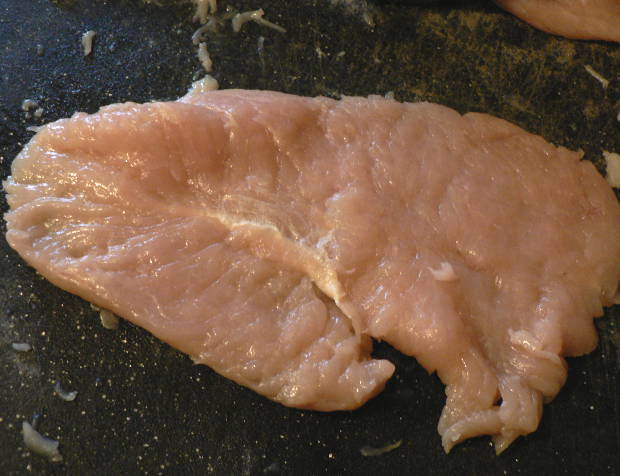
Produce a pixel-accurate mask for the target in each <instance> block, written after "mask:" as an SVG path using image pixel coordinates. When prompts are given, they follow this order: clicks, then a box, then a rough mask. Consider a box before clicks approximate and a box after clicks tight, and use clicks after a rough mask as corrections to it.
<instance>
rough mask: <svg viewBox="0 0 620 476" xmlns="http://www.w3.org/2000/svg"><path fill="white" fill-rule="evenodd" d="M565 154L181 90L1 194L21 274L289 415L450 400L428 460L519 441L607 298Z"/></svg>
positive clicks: (398, 113) (606, 218) (493, 133)
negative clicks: (476, 439)
mask: <svg viewBox="0 0 620 476" xmlns="http://www.w3.org/2000/svg"><path fill="white" fill-rule="evenodd" d="M580 158H581V154H580V153H576V152H571V151H569V150H567V149H565V148H562V147H555V146H553V145H551V144H549V143H547V142H546V141H545V140H544V139H542V138H541V137H538V136H535V135H532V134H529V133H527V132H525V131H523V130H522V129H520V128H518V127H516V126H514V125H512V124H510V123H508V122H505V121H503V120H500V119H497V118H494V117H491V116H488V115H485V114H466V115H464V116H461V115H460V114H458V113H457V112H455V111H453V110H451V109H449V108H446V107H443V106H439V105H434V104H428V103H418V104H408V103H405V104H403V103H399V102H396V101H394V100H388V99H385V98H383V97H377V96H373V97H369V98H344V99H342V100H340V101H336V100H333V99H328V98H304V97H298V96H291V95H287V94H282V93H276V92H265V91H242V90H226V91H212V92H199V91H194V92H190V93H189V94H188V95H187V96H185V97H183V98H181V99H180V100H179V101H176V102H165V103H148V104H142V105H139V104H134V103H126V104H117V105H111V106H106V107H104V108H102V109H101V110H100V111H99V112H98V113H96V114H93V115H87V114H84V113H78V114H75V115H74V116H73V117H72V118H70V119H64V120H60V121H57V122H54V123H52V124H49V125H47V126H46V127H44V128H43V130H41V131H40V132H39V133H38V134H37V135H36V136H35V137H34V138H33V139H32V140H31V141H30V143H29V144H28V145H27V146H26V147H25V148H24V150H23V151H22V152H21V154H20V155H19V156H18V157H17V158H16V159H15V161H14V162H13V166H12V176H11V177H9V179H8V180H7V181H6V182H5V189H6V191H7V193H8V202H9V204H10V211H9V212H8V213H7V214H6V215H5V218H6V221H7V225H8V232H7V240H8V242H9V243H10V245H11V246H12V247H13V248H14V249H16V250H17V251H18V252H19V253H20V255H21V256H22V257H23V258H24V259H25V260H26V261H27V262H28V263H30V264H31V265H32V266H33V267H34V268H36V269H37V270H38V271H39V272H40V273H41V274H43V275H44V276H45V277H47V278H48V279H49V280H50V281H52V282H54V283H55V284H57V285H58V286H60V287H62V288H64V289H66V290H68V291H70V292H72V293H75V294H78V295H80V296H82V297H83V298H84V299H86V300H88V301H91V302H93V303H95V304H96V305H97V306H100V307H103V308H107V309H110V310H112V311H113V312H115V313H117V314H119V315H120V316H122V317H124V318H126V319H128V320H130V321H132V322H134V323H136V324H138V325H140V326H142V327H144V328H145V329H147V330H149V331H150V332H152V333H153V334H154V335H156V336H158V337H159V338H161V339H162V340H164V341H166V342H168V343H170V344H171V345H173V346H174V347H176V348H178V349H180V350H181V351H183V352H185V353H187V354H189V355H190V356H191V357H192V358H193V359H194V361H195V362H198V363H204V364H206V365H209V366H210V367H212V368H213V369H215V370H216V371H217V372H219V373H221V374H222V375H225V376H226V377H229V378H231V379H233V380H235V381H236V382H238V383H240V384H242V385H245V386H247V387H249V388H251V389H253V390H255V391H257V392H259V393H261V394H262V395H265V396H267V397H268V398H271V399H273V400H276V401H278V402H281V403H283V404H285V405H289V406H294V407H301V408H309V409H316V410H342V409H353V408H356V407H358V406H359V405H361V404H363V403H364V402H365V401H366V400H368V399H369V398H371V397H372V396H374V395H376V394H377V393H378V392H379V391H380V390H381V389H382V387H383V385H384V383H385V382H386V380H387V379H388V378H389V377H390V376H391V375H392V373H393V371H394V366H393V365H392V364H391V363H390V362H388V361H386V360H377V359H373V358H372V357H371V355H370V352H371V350H372V341H371V338H375V339H381V340H385V341H387V342H388V343H390V344H391V345H393V346H394V347H396V348H397V349H399V350H400V351H402V352H404V353H405V354H407V355H411V356H414V357H415V358H416V359H417V360H418V361H419V362H420V363H421V364H422V365H423V366H424V367H425V368H426V369H427V370H428V371H429V372H437V373H438V375H439V377H440V378H441V380H442V381H443V382H444V383H445V384H446V394H447V401H446V406H445V408H444V410H443V413H442V415H441V418H440V421H439V432H440V434H441V435H442V439H443V445H444V447H445V449H446V450H447V451H448V450H450V448H451V447H452V446H453V445H454V444H456V443H458V442H460V441H463V440H464V439H467V438H470V437H473V436H476V435H483V434H488V435H492V436H493V438H494V441H495V443H496V449H497V450H498V451H501V450H503V449H505V448H506V447H507V446H508V445H509V444H510V443H511V442H512V441H513V440H514V439H515V438H516V437H518V436H519V435H524V434H527V433H530V432H532V431H534V430H535V429H536V427H537V425H538V422H539V420H540V417H541V412H542V404H543V402H544V401H547V400H549V399H551V398H553V397H554V396H555V395H556V394H557V393H558V391H559V390H560V388H561V387H562V385H563V383H564V380H565V378H566V371H567V368H566V363H565V360H564V359H563V356H566V355H580V354H584V353H586V352H590V351H591V350H592V349H593V348H594V347H595V345H596V342H597V336H596V332H595V328H594V326H593V323H592V317H593V316H597V315H600V314H601V313H602V306H603V305H609V304H611V303H612V300H613V298H614V296H615V294H616V291H617V284H618V279H619V278H620V240H618V239H617V237H618V236H619V234H620V207H619V205H618V202H617V200H616V197H615V196H614V194H613V192H612V190H611V188H610V187H609V186H608V185H607V183H606V182H605V180H604V179H603V178H602V177H601V176H600V175H599V174H598V172H597V171H596V169H595V168H594V166H593V165H592V164H591V163H590V162H587V161H581V160H580Z"/></svg>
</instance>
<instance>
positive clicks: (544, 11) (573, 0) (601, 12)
mask: <svg viewBox="0 0 620 476" xmlns="http://www.w3.org/2000/svg"><path fill="white" fill-rule="evenodd" d="M494 1H495V3H497V4H498V5H499V6H500V7H502V8H503V9H504V10H507V11H509V12H510V13H512V14H514V15H516V16H518V17H519V18H521V19H522V20H524V21H526V22H528V23H530V24H532V25H533V26H535V27H536V28H539V29H541V30H544V31H546V32H548V33H553V34H555V35H562V36H565V37H567V38H577V39H581V40H607V41H620V0H494Z"/></svg>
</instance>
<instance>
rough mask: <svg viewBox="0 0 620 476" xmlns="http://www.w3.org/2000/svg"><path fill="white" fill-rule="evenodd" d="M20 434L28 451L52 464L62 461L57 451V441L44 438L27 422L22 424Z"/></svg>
mask: <svg viewBox="0 0 620 476" xmlns="http://www.w3.org/2000/svg"><path fill="white" fill-rule="evenodd" d="M22 434H23V436H24V444H25V445H26V447H27V448H28V449H29V450H30V451H32V452H33V453H36V454H38V455H41V456H45V457H46V458H47V459H49V460H50V461H51V462H52V463H59V462H61V461H62V455H61V454H60V451H58V445H59V442H58V441H57V440H52V439H51V438H46V437H45V436H43V435H42V434H41V433H39V432H38V431H37V430H35V429H34V428H33V427H32V425H31V424H30V423H28V422H27V421H24V422H22Z"/></svg>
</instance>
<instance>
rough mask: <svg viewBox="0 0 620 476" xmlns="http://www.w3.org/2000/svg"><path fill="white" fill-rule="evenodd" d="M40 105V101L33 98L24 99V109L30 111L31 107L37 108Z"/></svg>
mask: <svg viewBox="0 0 620 476" xmlns="http://www.w3.org/2000/svg"><path fill="white" fill-rule="evenodd" d="M38 107H39V103H38V102H36V101H35V100H33V99H24V100H23V101H22V111H24V112H28V111H30V110H31V109H36V108H38Z"/></svg>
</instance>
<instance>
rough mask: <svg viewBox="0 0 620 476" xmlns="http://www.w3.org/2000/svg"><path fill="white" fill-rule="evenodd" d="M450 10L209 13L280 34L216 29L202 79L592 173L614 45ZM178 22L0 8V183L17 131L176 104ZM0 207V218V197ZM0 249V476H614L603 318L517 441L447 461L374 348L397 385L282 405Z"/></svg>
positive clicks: (615, 408) (412, 377)
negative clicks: (391, 115) (33, 446)
mask: <svg viewBox="0 0 620 476" xmlns="http://www.w3.org/2000/svg"><path fill="white" fill-rule="evenodd" d="M162 3H165V4H167V5H170V3H171V2H162ZM462 3H463V5H460V6H459V5H457V6H456V7H453V8H431V9H423V8H417V7H411V6H407V5H402V4H394V3H376V4H374V5H373V4H371V3H366V2H363V1H361V0H350V1H346V0H340V1H336V0H331V1H330V0H280V1H276V0H260V2H258V1H232V0H231V1H227V0H220V5H221V7H225V6H226V5H230V6H232V7H234V8H236V9H239V10H245V9H250V8H258V7H262V8H264V10H265V11H266V17H267V18H269V19H270V20H272V21H274V22H276V23H278V24H281V25H283V26H285V27H286V28H287V29H288V33H286V34H280V33H278V32H276V31H273V30H269V29H265V28H262V27H259V26H258V25H255V24H248V25H246V26H245V27H244V29H243V31H242V32H241V33H239V34H233V33H232V31H231V30H230V26H229V25H228V27H227V28H226V30H224V31H222V32H220V33H216V34H211V35H210V36H209V38H208V45H209V51H210V53H211V56H212V58H213V62H214V72H213V75H214V76H215V77H216V78H217V79H218V80H219V82H220V84H221V86H222V87H223V88H229V87H237V88H256V89H273V90H278V91H285V92H289V93H295V94H303V95H319V94H322V95H328V96H335V97H336V96H339V95H340V94H346V95H368V94H385V93H387V92H389V91H392V92H393V93H394V95H395V97H396V98H397V99H399V100H406V101H421V100H429V101H433V102H438V103H441V104H445V105H448V106H451V107H453V108H455V109H457V110H459V111H461V112H465V111H483V112H488V113H491V114H494V115H496V116H499V117H502V118H504V119H507V120H510V121H513V122H515V123H517V124H519V125H521V126H523V127H524V128H526V129H528V130H530V131H532V132H536V133H539V134H541V135H543V136H544V137H545V138H547V139H548V140H550V141H552V142H554V143H557V144H563V145H566V146H568V147H571V148H573V149H578V148H581V149H583V150H584V151H585V153H586V157H587V158H588V159H589V160H592V161H594V162H595V163H596V165H597V166H598V167H599V168H600V169H601V170H602V167H603V162H602V151H603V150H609V151H619V152H620V125H619V123H618V121H617V120H616V116H617V114H618V111H619V109H620V102H619V100H620V45H616V44H610V43H603V42H579V41H571V40H566V39H562V38H558V37H553V36H549V35H546V34H544V33H542V32H538V31H536V30H534V29H532V28H530V27H529V26H527V25H525V24H524V23H522V22H520V21H519V20H517V19H515V18H513V17H511V16H509V15H507V14H505V13H503V12H501V11H500V10H498V9H496V8H495V7H494V6H493V5H492V4H490V3H489V2H485V1H477V2H476V1H471V0H470V1H466V2H465V1H464V2H462ZM190 17H191V10H190V8H189V7H174V6H164V7H162V8H158V7H154V6H145V5H142V4H140V3H139V2H137V1H108V2H103V1H92V2H88V1H85V0H84V1H79V0H78V1H64V2H56V3H54V2H51V1H46V0H28V1H27V2H26V1H23V0H3V1H2V2H1V3H0V162H1V164H0V169H1V171H2V178H5V177H6V176H7V175H9V169H10V163H11V161H12V159H13V158H14V157H15V155H16V154H17V153H18V151H19V150H20V148H21V147H22V146H23V144H25V143H26V141H27V140H28V138H29V137H30V136H31V135H32V133H30V132H28V131H27V130H26V127H27V126H31V125H37V124H41V123H44V122H48V121H51V120H55V119H58V118H61V117H65V116H68V115H70V114H72V113H73V112H75V111H87V112H94V111H96V110H97V108H98V107H99V106H101V105H104V104H109V103H113V102H119V101H138V102H140V101H148V100H152V99H157V100H162V99H174V98H176V97H178V96H179V95H182V94H183V93H184V92H185V91H186V90H187V88H188V86H189V85H190V83H191V82H192V80H193V79H194V78H196V77H199V76H201V75H202V72H201V68H200V65H199V63H198V60H197V59H196V55H195V49H194V47H192V45H191V40H190V37H191V34H192V32H193V30H194V28H195V26H194V25H193V24H192V23H191V22H189V21H188V20H189V18H190ZM88 29H93V30H96V31H97V37H96V40H95V47H94V53H93V54H92V56H89V57H87V58H84V57H83V56H82V54H81V46H80V36H81V34H82V33H83V32H84V31H86V30H88ZM261 36H262V37H264V46H263V48H262V50H261V51H259V49H258V41H259V37H261ZM37 45H41V48H39V50H41V49H42V50H43V51H42V52H41V51H39V53H42V54H38V53H37ZM586 65H590V66H591V67H592V68H594V70H596V71H598V72H599V73H600V74H601V75H603V76H604V77H606V78H607V79H609V80H610V83H609V87H607V88H605V89H604V88H603V87H602V86H601V84H600V83H599V82H598V81H597V80H596V79H595V78H593V77H592V76H591V75H589V74H588V73H587V72H586V70H585V66H586ZM26 98H30V99H33V100H36V101H37V102H38V103H39V104H40V106H41V107H42V108H43V109H44V112H43V116H42V117H41V119H40V120H37V119H33V118H27V117H26V114H25V113H24V112H23V111H21V108H20V106H21V102H22V100H24V99H26ZM0 207H1V211H2V212H4V211H6V209H7V205H6V201H5V199H4V197H2V198H1V199H0ZM2 227H3V229H2V232H4V224H3V225H2ZM610 239H618V237H610ZM0 247H1V249H0V460H1V461H2V470H0V473H2V474H10V475H18V474H28V473H29V472H31V473H32V474H79V475H89V474H211V473H213V474H222V475H254V474H287V475H288V474H290V475H316V474H338V475H340V474H342V475H344V474H355V475H365V474H368V475H377V474H416V475H427V474H428V475H430V474H433V475H434V474H436V475H460V474H468V475H486V474H489V475H491V474H492V475H496V474H500V475H502V474H508V475H510V474H543V473H545V474H567V475H568V474H570V475H574V474H596V475H598V474H614V473H615V474H618V473H620V429H619V426H620V424H619V421H620V408H619V407H620V390H619V387H620V362H619V357H618V356H619V352H618V346H619V345H620V324H619V322H620V321H619V319H620V312H619V310H618V308H612V309H610V310H608V311H607V313H606V315H605V317H604V318H603V319H601V320H599V321H598V322H597V325H598V327H599V329H600V335H601V343H600V345H599V347H598V349H597V350H596V351H595V352H593V353H592V354H591V355H588V356H586V357H582V358H579V359H569V360H570V361H569V365H570V373H569V377H568V381H567V383H566V386H565V387H564V389H563V390H562V391H561V393H560V394H559V396H558V397H557V398H556V399H555V401H553V402H552V403H551V404H550V405H547V406H546V408H545V413H544V416H543V419H542V422H541V425H540V428H539V430H538V431H537V432H536V433H534V434H532V435H531V436H528V437H526V438H521V439H519V440H518V441H517V442H516V443H514V444H513V446H512V447H510V449H509V450H508V451H506V452H505V453H504V454H502V455H501V456H499V457H497V456H495V454H494V452H493V450H492V448H491V446H490V444H489V439H488V438H478V439H474V440H470V441H467V442H466V443H464V444H462V445H460V446H458V447H456V448H455V449H454V450H453V451H452V453H451V454H450V455H448V456H446V455H445V454H444V453H443V450H442V449H441V444H440V438H439V436H438V434H437V432H436V424H437V420H438V417H439V413H440V411H441V408H442V406H443V402H444V393H443V386H442V385H441V384H440V382H439V381H438V379H437V378H436V377H435V376H428V375H426V373H425V371H424V370H423V369H422V368H421V367H420V366H419V365H417V364H416V362H415V361H414V360H413V359H410V358H406V357H403V356H400V355H399V354H398V353H395V352H393V351H392V350H391V349H389V348H388V347H387V346H382V345H380V346H378V347H377V353H378V354H381V355H384V356H388V357H389V358H391V359H392V360H393V361H394V362H395V363H396V365H397V373H396V376H395V377H394V378H393V379H392V381H391V382H390V383H389V385H388V387H387V389H386V391H385V392H384V393H383V394H382V395H380V396H379V397H378V398H376V399H375V400H373V401H372V402H370V403H369V404H367V405H366V406H365V407H363V408H362V409H360V410H358V411H355V412H344V413H332V414H320V413H313V412H306V411H299V410H293V409H288V408H284V407H282V406H280V405H277V404H275V403H272V402H270V401H267V400H266V399H264V398H262V397H259V396H257V395H255V394H254V393H252V392H251V391H249V390H246V389H244V388H241V387H239V386H237V385H235V384H234V383H232V382H230V381H228V380H226V379H224V378H222V377H220V376H218V375H216V374H215V373H214V372H212V371H210V370H209V369H208V368H206V367H202V366H194V365H192V363H191V362H190V360H189V359H188V358H186V357H185V356H183V355H181V354H179V353H178V352H176V351H174V350H173V349H171V348H170V347H168V346H167V345H165V344H162V343H160V342H159V341H158V340H157V339H155V338H153V337H151V336H150V335H149V334H147V333H146V332H145V331H143V330H141V329H138V328H136V327H134V326H133V325H131V324H128V323H126V322H123V323H121V326H120V328H119V329H118V330H117V331H109V330H106V329H104V328H103V327H101V325H100V323H99V319H98V316H97V314H96V312H94V311H93V310H91V309H90V307H89V305H88V303H86V302H84V301H82V300H80V299H79V298H77V297H75V296H72V295H69V294H66V293H64V292H62V291H60V290H59V289H57V288H55V287H54V286H52V285H51V284H50V283H48V282H47V281H45V280H44V279H42V278H41V277H39V276H38V275H37V274H36V273H35V272H34V270H32V269H31V268H29V267H27V266H26V265H25V264H24V263H23V262H22V261H21V260H20V259H19V257H18V256H17V255H16V253H14V252H13V251H12V250H11V249H9V247H8V245H7V244H6V242H5V241H4V240H2V241H1V242H0ZM12 342H28V343H30V344H31V345H32V346H33V351H31V352H28V353H17V352H15V351H14V350H13V349H12V347H11V343H12ZM56 380H60V381H61V382H62V385H63V387H64V388H65V389H68V390H78V392H79V394H78V396H77V399H76V400H75V401H73V402H65V401H62V400H61V399H59V398H58V397H56V396H54V393H53V386H54V382H55V381H56ZM35 414H41V418H40V420H39V429H40V431H41V432H42V433H44V434H47V435H49V436H52V437H54V438H57V439H59V440H60V442H61V452H62V454H63V456H64V462H63V463H60V464H51V463H49V462H47V461H46V460H44V459H43V458H41V457H39V456H36V455H31V454H30V453H29V452H28V451H27V450H25V448H24V445H23V443H22V438H21V433H20V431H21V422H22V420H24V419H28V420H29V419H31V418H32V416H33V415H35ZM397 440H402V446H401V447H400V448H398V449H396V450H394V451H393V452H391V453H388V454H385V455H383V456H378V457H362V456H361V455H360V451H359V450H360V448H361V447H363V446H366V445H370V446H376V447H378V446H383V445H386V444H389V443H392V442H394V441H397Z"/></svg>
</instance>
